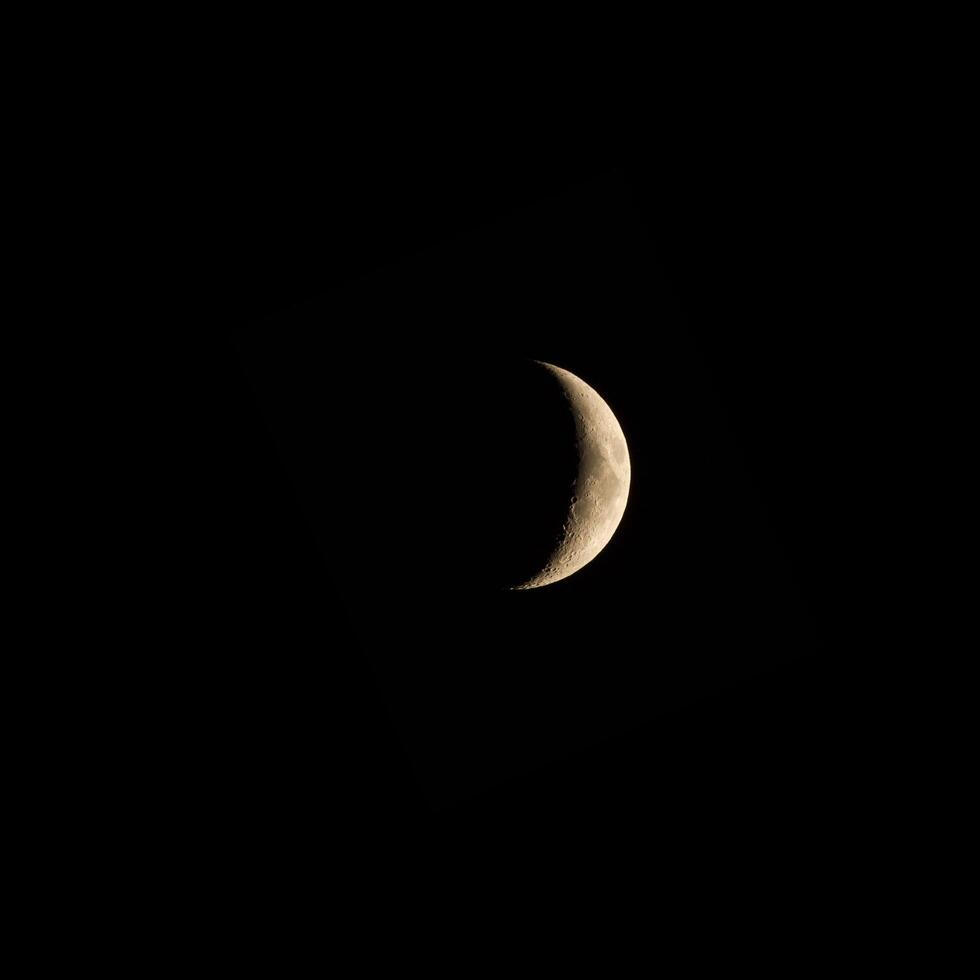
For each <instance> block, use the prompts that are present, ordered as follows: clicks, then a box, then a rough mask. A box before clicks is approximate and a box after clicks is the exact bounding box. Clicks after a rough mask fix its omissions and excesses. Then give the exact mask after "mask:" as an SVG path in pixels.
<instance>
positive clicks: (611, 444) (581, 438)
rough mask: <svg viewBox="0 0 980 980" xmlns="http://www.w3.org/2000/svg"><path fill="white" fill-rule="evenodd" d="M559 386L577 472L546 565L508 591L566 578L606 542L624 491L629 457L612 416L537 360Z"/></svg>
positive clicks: (588, 391)
mask: <svg viewBox="0 0 980 980" xmlns="http://www.w3.org/2000/svg"><path fill="white" fill-rule="evenodd" d="M536 363H537V364H540V365H541V367H542V368H544V369H545V370H546V371H549V372H550V373H551V374H552V375H553V376H554V377H555V378H556V379H557V380H558V382H559V385H560V387H561V392H562V393H563V394H564V397H565V400H566V402H567V405H568V409H569V411H570V412H571V413H572V416H573V418H574V421H575V440H576V450H577V453H578V473H577V475H576V477H575V479H574V481H573V483H572V485H571V486H570V487H569V501H568V513H567V517H566V519H565V521H564V523H563V525H562V532H561V535H560V537H559V540H558V541H557V543H556V545H555V548H554V551H553V552H552V554H551V557H550V558H549V559H548V561H547V564H546V565H545V566H544V567H543V568H542V569H541V570H540V571H539V572H537V573H536V574H535V575H533V576H532V577H531V578H529V579H527V580H526V581H524V582H522V583H521V584H520V585H516V586H512V588H513V589H535V588H538V587H540V586H542V585H550V584H551V583H552V582H558V581H560V580H561V579H563V578H567V577H568V576H569V575H572V574H573V573H574V572H577V571H578V570H579V569H580V568H582V567H583V566H584V565H587V564H588V563H589V562H590V561H592V559H593V558H595V557H596V555H598V554H599V552H600V551H602V549H603V548H605V546H606V545H607V544H608V543H609V540H610V539H611V538H612V536H613V534H614V533H615V531H616V528H617V527H618V526H619V522H620V521H621V520H622V517H623V512H624V511H625V510H626V498H627V496H628V495H629V487H630V458H629V451H628V450H627V447H626V438H625V437H624V435H623V430H622V429H621V428H620V425H619V422H618V421H617V420H616V416H615V415H613V413H612V410H611V409H610V408H609V406H608V405H607V404H606V403H605V402H604V401H603V400H602V398H601V397H600V396H599V395H598V393H597V392H596V391H594V390H593V389H592V388H590V387H589V386H588V385H587V384H586V383H585V382H584V381H583V380H582V379H581V378H578V377H576V376H575V375H574V374H572V373H571V372H570V371H566V370H564V369H563V368H560V367H556V366H555V365H554V364H548V363H546V362H545V361H537V362H536Z"/></svg>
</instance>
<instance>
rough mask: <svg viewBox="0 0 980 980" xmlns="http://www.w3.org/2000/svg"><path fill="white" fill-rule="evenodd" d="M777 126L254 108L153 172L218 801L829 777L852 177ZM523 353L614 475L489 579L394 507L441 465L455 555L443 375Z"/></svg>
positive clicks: (472, 387) (665, 805) (446, 795)
mask: <svg viewBox="0 0 980 980" xmlns="http://www.w3.org/2000/svg"><path fill="white" fill-rule="evenodd" d="M800 140H801V137H799V136H798V135H795V134H794V132H793V131H791V130H790V129H789V128H788V127H785V126H782V125H780V124H777V123H774V122H772V121H768V120H767V121H765V122H764V123H759V124H752V123H750V122H748V121H747V120H745V119H742V118H738V119H737V120H732V119H727V118H720V119H718V120H715V123H714V125H713V127H708V128H707V133H705V132H703V131H702V132H700V133H699V134H698V135H697V136H696V137H695V135H694V134H692V133H689V134H687V136H686V138H683V137H677V136H673V135H672V136H670V137H667V136H666V135H664V136H663V137H662V138H658V137H657V135H656V134H652V135H651V136H650V137H648V138H646V139H643V140H638V139H636V138H626V137H623V136H622V135H618V134H615V133H612V134H610V133H603V134H601V135H599V136H597V138H596V139H595V140H593V141H587V142H586V143H585V144H583V145H578V146H575V147H574V148H572V149H569V148H568V147H567V146H564V145H563V146H562V147H561V148H560V149H559V148H556V147H553V146H548V145H545V146H540V145H538V144H535V145H533V146H531V145H528V146H527V147H524V146H523V145H518V146H516V147H511V146H510V145H506V146H504V147H503V148H500V147H498V148H497V149H496V151H492V150H490V149H489V148H487V147H467V148H464V149H460V148H458V147H457V148H454V149H452V150H446V151H443V150H442V149H439V150H433V151H432V152H431V154H424V153H423V154H421V155H419V156H415V155H413V154H410V153H408V152H406V151H405V150H404V149H403V150H402V151H401V152H400V153H396V152H394V151H392V153H381V152H376V151H374V150H364V151H358V150H356V149H355V150H354V151H351V150H349V149H348V150H346V151H343V150H341V149H339V148H338V147H337V146H335V145H334V143H333V142H331V139H330V137H329V134H317V135H310V134H309V133H308V132H307V133H305V134H304V135H303V136H302V138H297V137H296V136H295V134H292V135H286V136H284V135H283V134H282V133H277V134H276V137H275V139H271V140H270V139H267V140H266V141H265V142H263V140H262V139H258V141H257V142H256V143H255V144H253V145H251V146H250V152H248V153H244V154H238V153H232V154H229V153H228V152H227V149H226V148H223V149H222V152H220V153H217V154H215V155H214V156H213V157H208V158H207V159H209V160H210V162H209V163H208V164H206V165H204V166H202V168H201V170H200V171H199V172H198V173H197V174H196V175H195V177H194V178H193V179H192V180H191V181H190V184H189V185H188V184H186V183H185V184H183V185H182V186H184V187H185V188H186V187H189V189H188V190H187V194H188V195H189V201H191V202H193V206H191V207H189V208H187V211H186V213H187V214H189V215H193V216H194V217H193V220H192V222H191V227H189V228H188V230H187V235H188V239H187V240H188V253H187V259H186V263H185V265H184V268H183V269H182V270H181V274H182V275H183V277H184V278H185V279H186V280H187V282H188V283H190V284H191V286H192V288H191V289H189V290H188V291H187V294H186V295H187V296H188V299H187V305H186V307H185V310H184V312H185V313H186V316H187V321H188V322H190V323H193V324H195V325H200V328H201V331H202V333H201V335H200V336H202V337H204V336H206V337H207V340H206V341H204V342H203V343H201V346H200V347H196V346H195V345H196V344H197V343H198V341H196V340H195V339H193V338H192V339H191V340H190V341H189V347H188V350H189V352H190V354H191V358H190V360H191V361H192V365H191V366H192V368H193V369H194V371H195V372H196V378H195V380H196V382H197V384H196V385H195V388H196V395H197V396H199V397H200V398H202V399H203V401H202V404H203V405H204V406H205V410H204V411H203V412H202V414H201V417H200V423H199V425H198V426H197V428H196V433H195V438H194V440H193V444H192V445H191V446H190V447H189V458H190V459H191V462H192V465H191V472H192V473H193V478H192V480H191V485H192V496H193V498H194V500H193V507H192V509H191V512H192V514H193V515H194V516H193V517H192V521H193V522H194V525H195V532H196V534H195V535H194V539H195V554H194V556H193V561H194V563H195V569H194V571H193V573H192V579H193V581H194V582H195V583H197V584H196V586H195V589H196V596H195V598H194V599H193V600H192V601H193V602H194V603H196V604H197V605H198V606H199V609H200V612H201V621H202V623H203V624H204V625H203V626H202V628H201V630H200V631H199V632H198V634H197V642H199V644H200V650H199V652H195V653H194V654H193V655H192V654H190V653H189V654H188V661H187V663H188V667H187V669H188V671H190V672H191V674H192V675H193V677H194V682H193V684H192V685H190V687H189V688H188V689H185V690H190V691H191V693H185V694H184V695H182V698H181V700H182V703H183V710H184V711H186V719H187V722H186V731H187V732H188V733H189V734H188V742H189V743H190V742H193V744H194V746H195V748H194V750H193V756H194V758H195V764H194V766H193V767H192V768H191V772H190V776H191V778H192V780H197V781H198V782H199V784H200V790H201V792H203V793H205V794H206V796H207V798H208V799H209V800H211V801H212V803H213V804H214V805H215V806H216V807H217V808H218V809H219V811H220V810H221V809H222V808H224V807H231V808H233V809H234V808H237V807H239V806H241V805H243V804H244V805H246V806H247V807H250V808H252V810H253V811H256V812H264V813H267V814H268V815H269V817H270V818H271V817H273V816H274V817H275V818H276V819H280V820H283V821H287V822H288V821H293V820H295V821H298V822H299V823H301V824H302V825H303V826H305V827H310V826H312V825H313V824H315V822H316V821H317V820H318V819H320V817H321V816H324V817H325V815H326V814H328V813H329V814H331V816H332V817H336V816H337V815H338V814H341V815H345V816H346V817H347V818H348V819H349V823H350V825H351V826H354V825H357V826H359V827H361V826H369V827H372V828H375V829H378V828H382V829H383V831H391V832H397V830H396V829H397V828H403V827H405V826H416V825H417V824H418V822H419V821H421V822H422V823H423V824H424V823H426V821H428V820H431V819H437V818H438V819H440V820H447V819H449V820H451V819H455V818H457V817H459V818H463V817H468V816H473V815H479V816H483V817H485V816H487V815H488V814H490V815H493V814H501V813H515V812H527V810H528V808H531V810H534V811H545V812H551V813H559V812H562V811H565V810H567V809H568V808H571V807H574V808H575V809H576V811H579V812H580V811H583V810H584V811H587V812H594V813H596V814H598V813H600V812H602V813H605V814H613V815H615V814H617V813H622V814H624V815H625V814H626V813H631V814H635V813H637V812H639V813H641V814H647V815H651V816H652V815H654V814H658V815H659V817H658V819H664V820H668V821H670V820H674V821H678V822H687V821H693V825H694V826H697V827H701V828H702V829H703V828H706V827H709V826H710V825H711V823H712V821H713V820H715V819H716V815H717V814H718V813H719V812H721V811H724V812H725V813H726V814H728V824H727V826H728V828H729V832H731V828H732V826H739V825H740V824H739V821H744V823H745V826H749V825H750V824H752V825H753V826H759V824H758V821H759V819H760V818H761V817H763V816H764V819H765V820H766V821H767V823H766V826H771V824H770V823H768V821H770V820H772V819H774V815H777V814H778V815H780V819H779V820H777V821H776V822H777V823H779V824H780V825H781V826H782V830H781V831H777V830H775V829H774V830H773V832H786V833H803V832H804V829H805V828H810V829H811V830H812V828H813V827H814V826H815V824H814V823H813V821H814V820H817V821H819V820H821V819H828V820H831V819H833V817H832V814H833V813H834V812H836V808H837V807H838V806H840V805H841V804H842V801H843V800H844V798H845V797H847V798H849V797H850V794H853V792H854V791H855V788H856V787H858V786H860V785H863V781H864V779H865V778H866V773H865V768H866V760H867V758H868V756H869V754H870V753H872V752H873V748H872V746H871V744H870V742H869V740H868V734H867V732H866V731H865V730H864V727H863V723H862V722H859V721H857V720H856V715H855V704H856V703H858V704H859V703H860V699H861V697H862V696H863V695H862V694H860V693H859V691H860V680H859V678H858V677H857V676H856V673H855V668H854V665H853V661H854V654H855V650H856V647H857V645H858V642H859V641H858V639H857V637H856V636H855V635H854V634H853V633H852V632H851V631H850V629H849V622H848V619H847V614H846V611H845V610H846V606H847V602H848V600H849V598H850V596H849V595H848V589H849V588H851V587H852V582H851V581H848V580H847V575H846V573H845V572H843V571H842V570H841V561H840V557H839V554H838V550H837V549H838V542H839V534H840V520H841V513H842V508H841V505H840V503H839V496H838V491H839V489H840V484H841V482H842V481H846V475H844V472H845V467H844V465H843V463H842V457H844V456H846V454H847V452H848V450H847V449H846V448H844V446H843V445H842V444H839V443H837V442H836V439H837V434H838V433H839V431H840V407H839V404H840V401H841V400H842V399H843V390H844V387H845V386H846V384H847V380H848V366H847V361H848V358H847V353H846V352H847V337H848V331H849V329H851V328H852V327H853V318H851V319H849V317H851V312H850V310H849V296H850V282H849V276H850V275H851V272H850V271H849V269H848V267H847V266H846V263H844V262H843V260H842V258H841V256H842V255H843V254H846V253H844V252H843V250H842V244H841V243H842V238H843V237H844V236H846V235H847V234H848V226H846V225H845V224H843V223H842V222H843V217H842V201H843V200H844V199H845V197H847V196H849V195H850V194H852V193H853V188H852V187H851V185H850V180H851V177H847V178H846V179H845V178H841V177H840V176H839V175H835V171H834V167H833V165H832V161H829V160H828V159H827V158H826V156H825V155H821V154H819V153H814V152H808V151H807V148H806V147H804V146H802V145H801V143H800ZM270 145H271V146H272V147H273V149H269V146H270ZM215 161H220V162H215ZM184 203H185V204H186V203H187V202H184ZM182 213H184V212H182ZM205 348H206V352H205ZM195 354H197V355H199V356H195ZM523 357H536V358H541V359H544V360H548V361H553V362H554V363H557V364H559V365H561V366H564V367H567V368H568V369H570V370H572V371H573V372H575V373H577V374H579V375H580V376H581V377H583V378H584V379H585V380H587V381H588V382H589V383H590V384H592V385H593V386H594V387H595V388H596V389H597V390H598V391H599V392H600V393H601V394H603V396H604V397H605V398H606V399H607V401H608V402H609V403H610V405H611V406H612V407H613V409H614V411H615V412H616V414H617V416H618V417H619V419H620V420H621V422H622V425H623V428H624V430H625V432H626V436H627V439H628V441H629V443H630V447H631V451H632V462H633V487H632V492H631V498H630V504H629V508H628V510H627V513H626V516H625V518H624V521H623V524H622V526H621V528H620V530H619V532H618V533H617V535H616V537H615V538H614V539H613V541H612V542H611V544H610V545H609V547H608V548H607V549H606V550H605V551H604V552H603V553H602V554H601V555H600V556H599V558H597V559H596V560H595V561H594V562H593V563H592V564H591V565H590V566H588V567H587V568H586V569H584V570H583V571H582V572H581V573H579V574H578V575H576V576H574V577H572V578H571V579H569V580H567V581H566V582H563V583H559V584H558V585H555V586H553V587H550V588H547V589H543V590H536V591H534V592H531V593H519V594H514V593H505V594H501V593H496V592H491V591H489V590H484V589H483V588H479V587H475V588H470V580H471V571H472V570H471V569H470V568H468V567H467V564H466V563H465V562H463V563H460V564H458V565H456V566H454V567H449V568H445V567H443V564H442V560H441V559H442V556H441V554H440V552H439V551H438V549H427V547H426V537H427V533H428V532H427V529H426V528H425V527H424V526H420V522H419V521H418V519H417V515H418V513H419V508H421V512H422V513H425V514H426V515H427V516H430V517H431V515H432V514H433V513H436V514H438V513H440V510H439V508H433V504H432V497H431V496H430V495H435V496H437V497H438V498H440V499H442V500H444V501H445V506H446V510H445V513H446V514H448V515H450V516H451V518H452V520H453V522H454V524H455V526H457V527H458V530H459V535H460V536H461V537H462V538H464V539H466V540H467V541H470V542H472V549H471V553H472V556H473V562H474V563H478V562H479V555H480V533H481V522H480V515H479V513H476V514H473V515H470V514H468V513H467V512H466V508H465V506H464V505H463V503H461V500H462V501H465V500H466V498H465V497H464V498H460V497H458V496H456V495H454V492H453V468H454V460H457V459H458V458H459V457H460V456H461V455H462V456H466V454H467V453H469V454H470V455H469V457H468V459H469V460H470V462H469V463H467V464H466V465H467V466H469V467H470V468H471V469H472V467H473V466H474V465H476V464H474V463H473V462H472V459H473V455H472V447H471V446H469V448H467V447H468V444H467V435H468V432H469V431H470V429H469V423H468V421H467V418H468V417H467V415H466V412H458V411H454V408H453V406H454V404H459V405H463V406H464V407H467V408H468V410H470V411H479V410H478V408H477V407H476V406H478V405H483V404H484V401H483V399H484V396H485V398H486V399H487V400H488V402H489V403H492V399H494V398H501V397H506V392H505V391H500V390H494V389H493V387H492V385H493V374H494V370H492V369H493V368H495V366H499V365H506V364H508V363H510V362H511V360H512V359H513V358H523ZM488 366H489V367H488ZM474 392H477V393H479V395H480V397H479V398H476V399H475V398H474ZM454 400H455V401H454ZM484 411H485V409H484ZM483 419H484V421H485V416H484V417H483ZM461 447H462V448H461ZM477 458H479V454H477ZM484 465H485V467H486V475H487V480H488V481H489V482H490V485H491V486H493V487H495V488H499V491H500V492H502V493H506V492H508V491H509V489H510V487H509V484H508V474H507V473H506V472H500V470H499V467H498V466H497V465H496V460H495V459H494V458H492V457H490V458H486V459H485V461H484ZM477 573H478V566H477ZM476 584H477V586H479V585H480V584H481V583H480V582H479V576H478V574H477V575H476ZM195 589H192V590H191V592H192V593H193V592H194V591H195ZM821 815H822V816H821ZM732 821H734V824H733V823H732ZM311 822H312V823H311ZM786 828H789V830H787V829H786Z"/></svg>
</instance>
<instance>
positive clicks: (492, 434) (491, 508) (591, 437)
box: [324, 351, 629, 601]
mask: <svg viewBox="0 0 980 980" xmlns="http://www.w3.org/2000/svg"><path fill="white" fill-rule="evenodd" d="M411 354H412V352H410V351H409V352H408V353H407V354H406V357H405V359H404V362H402V363H404V365H405V367H404V369H403V368H402V367H401V365H400V363H399V361H398V360H397V359H392V360H389V361H385V362H380V363H379V362H370V363H367V364H365V365H359V366H358V370H360V371H361V374H362V377H363V380H364V392H365V395H364V403H363V405H362V406H361V410H360V414H359V415H358V416H357V417H356V418H355V419H351V418H350V417H349V415H348V413H347V412H346V410H345V408H346V406H343V405H337V406H334V411H333V413H332V415H331V418H332V419H334V420H335V421H336V424H335V425H334V426H333V428H332V431H333V432H334V434H335V445H334V450H335V453H336V454H337V455H338V458H340V459H342V460H343V461H344V464H343V465H344V467H345V469H346V471H347V472H348V473H349V474H350V477H351V479H350V481H349V482H348V483H346V484H345V486H344V487H343V488H328V490H327V491H326V492H327V493H328V494H329V496H328V499H335V500H338V501H342V504H343V508H344V514H345V515H346V518H345V519H344V520H343V521H337V520H331V521H326V522H325V528H324V542H325V545H326V548H327V549H328V550H329V551H330V552H331V553H333V554H334V555H335V561H336V562H337V565H338V567H339V568H341V569H343V570H344V574H345V576H346V577H347V578H354V579H357V580H359V581H361V582H363V583H365V584H367V583H370V582H376V581H377V580H378V579H379V577H381V578H389V577H395V578H397V580H398V582H399V588H400V589H402V590H404V591H406V592H413V593H414V592H418V593H420V594H423V593H429V592H431V591H433V590H437V591H439V592H441V593H445V594H448V595H459V596H460V597H463V596H465V595H470V594H474V593H477V592H479V593H482V592H485V591H487V590H492V591H496V590H498V589H503V590H510V589H532V588H536V587H538V586H540V585H546V584H549V583H551V582H556V581H558V580H559V579H561V578H564V577H566V576H568V575H570V574H572V573H573V572H574V571H576V570H578V569H579V568H581V567H582V566H583V565H585V564H587V563H588V562H589V561H591V560H592V559H593V558H594V557H595V556H596V555H597V554H598V553H599V552H600V551H601V550H602V548H603V547H604V546H605V545H606V543H607V542H608V540H609V538H610V537H611V536H612V533H613V532H614V531H615V529H616V525H617V524H618V523H619V519H620V518H621V517H622V513H623V510H624V508H625V503H626V494H627V491H628V488H629V457H628V453H627V451H626V441H625V439H624V438H623V435H622V431H621V430H620V429H619V425H618V423H617V422H616V420H615V418H614V416H613V415H612V412H611V411H610V410H609V408H608V406H607V405H606V404H605V402H603V401H602V399H601V398H600V397H599V396H598V394H596V392H594V391H593V390H592V389H591V388H590V387H589V386H588V385H586V384H585V383H584V382H583V381H581V380H580V379H579V378H577V377H575V375H573V374H571V373H569V372H567V371H563V370H562V369H561V368H556V367H554V366H552V365H546V364H543V363H541V362H536V361H531V360H519V359H516V358H511V357H497V356H493V355H489V354H483V355H482V356H481V358H480V359H479V360H478V361H471V362H469V363H466V364H465V365H463V366H460V365H458V364H457V365H453V364H448V363H447V362H446V360H445V359H442V358H440V359H438V360H436V359H433V360H432V361H427V360H426V359H424V358H421V357H419V356H418V355H412V356H409V355H411ZM330 472H333V471H332V470H331V471H330ZM453 601H455V600H453Z"/></svg>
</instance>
